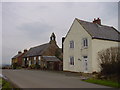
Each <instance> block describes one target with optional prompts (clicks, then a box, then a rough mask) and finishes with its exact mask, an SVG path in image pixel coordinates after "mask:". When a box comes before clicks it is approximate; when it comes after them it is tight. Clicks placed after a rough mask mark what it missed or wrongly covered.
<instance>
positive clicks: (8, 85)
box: [2, 79, 13, 90]
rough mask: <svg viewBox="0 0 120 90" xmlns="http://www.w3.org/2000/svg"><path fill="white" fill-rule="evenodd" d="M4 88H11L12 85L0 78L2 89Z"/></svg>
mask: <svg viewBox="0 0 120 90" xmlns="http://www.w3.org/2000/svg"><path fill="white" fill-rule="evenodd" d="M5 88H13V87H12V85H11V84H10V83H9V82H8V81H6V80H4V79H2V90H4V89H5Z"/></svg>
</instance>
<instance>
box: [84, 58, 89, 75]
mask: <svg viewBox="0 0 120 90" xmlns="http://www.w3.org/2000/svg"><path fill="white" fill-rule="evenodd" d="M83 65H84V66H83V69H84V73H87V72H88V57H87V56H83Z"/></svg>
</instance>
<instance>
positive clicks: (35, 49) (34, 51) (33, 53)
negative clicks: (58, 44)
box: [23, 43, 50, 57]
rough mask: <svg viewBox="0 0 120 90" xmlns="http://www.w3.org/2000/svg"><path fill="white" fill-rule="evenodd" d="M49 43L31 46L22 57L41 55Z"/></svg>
mask: <svg viewBox="0 0 120 90" xmlns="http://www.w3.org/2000/svg"><path fill="white" fill-rule="evenodd" d="M49 45H50V44H49V43H46V44H42V45H39V46H36V47H32V48H30V50H29V51H28V52H27V53H26V54H25V55H24V56H23V57H28V56H39V55H42V54H43V52H44V51H45V50H46V49H47V48H48V47H49Z"/></svg>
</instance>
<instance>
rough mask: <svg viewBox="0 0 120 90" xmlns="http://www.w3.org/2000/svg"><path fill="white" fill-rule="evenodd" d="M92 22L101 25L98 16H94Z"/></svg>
mask: <svg viewBox="0 0 120 90" xmlns="http://www.w3.org/2000/svg"><path fill="white" fill-rule="evenodd" d="M93 23H96V24H99V25H101V19H100V18H97V19H95V18H94V21H93Z"/></svg>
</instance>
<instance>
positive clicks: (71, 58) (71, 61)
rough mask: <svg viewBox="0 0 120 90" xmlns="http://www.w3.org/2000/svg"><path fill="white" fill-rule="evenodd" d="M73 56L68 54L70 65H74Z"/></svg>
mask: <svg viewBox="0 0 120 90" xmlns="http://www.w3.org/2000/svg"><path fill="white" fill-rule="evenodd" d="M74 63H75V62H74V56H70V65H74Z"/></svg>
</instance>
